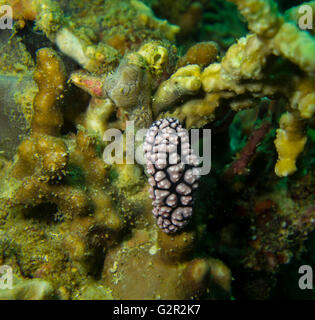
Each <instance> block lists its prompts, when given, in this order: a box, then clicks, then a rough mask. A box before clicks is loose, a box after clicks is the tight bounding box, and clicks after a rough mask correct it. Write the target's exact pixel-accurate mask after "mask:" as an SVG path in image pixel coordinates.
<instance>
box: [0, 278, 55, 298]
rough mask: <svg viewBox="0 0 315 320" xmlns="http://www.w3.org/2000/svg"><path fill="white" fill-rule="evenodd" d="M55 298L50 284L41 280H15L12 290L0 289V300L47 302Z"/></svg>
mask: <svg viewBox="0 0 315 320" xmlns="http://www.w3.org/2000/svg"><path fill="white" fill-rule="evenodd" d="M53 298H55V295H54V289H53V286H52V284H51V283H50V282H48V281H46V280H43V279H28V280H26V279H25V280H20V279H19V280H15V279H13V287H12V289H0V300H49V299H53Z"/></svg>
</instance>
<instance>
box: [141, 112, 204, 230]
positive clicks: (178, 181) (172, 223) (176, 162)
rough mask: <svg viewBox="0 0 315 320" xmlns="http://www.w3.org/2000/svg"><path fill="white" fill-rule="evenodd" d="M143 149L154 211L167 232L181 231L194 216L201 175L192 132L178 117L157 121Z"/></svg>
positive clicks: (158, 221) (148, 134)
mask: <svg viewBox="0 0 315 320" xmlns="http://www.w3.org/2000/svg"><path fill="white" fill-rule="evenodd" d="M143 150H144V153H145V158H146V164H147V173H148V175H149V179H148V181H149V184H150V191H149V192H150V198H151V199H153V202H152V205H153V210H152V213H153V215H154V216H155V217H156V222H157V225H158V226H159V227H160V228H161V229H162V230H163V231H164V232H166V233H174V232H177V231H179V230H181V229H182V228H183V227H184V226H186V225H187V223H188V222H189V220H190V218H191V216H192V213H193V193H194V191H195V190H196V189H197V188H198V180H199V178H200V169H199V168H198V166H199V159H198V157H197V156H196V155H195V154H194V152H193V150H192V149H191V146H190V143H189V134H188V131H187V130H186V129H184V128H183V126H182V125H181V124H180V122H179V121H178V120H177V119H174V118H164V119H161V120H157V121H154V122H153V123H152V125H151V127H150V128H149V130H148V132H147V135H146V138H145V141H144V144H143Z"/></svg>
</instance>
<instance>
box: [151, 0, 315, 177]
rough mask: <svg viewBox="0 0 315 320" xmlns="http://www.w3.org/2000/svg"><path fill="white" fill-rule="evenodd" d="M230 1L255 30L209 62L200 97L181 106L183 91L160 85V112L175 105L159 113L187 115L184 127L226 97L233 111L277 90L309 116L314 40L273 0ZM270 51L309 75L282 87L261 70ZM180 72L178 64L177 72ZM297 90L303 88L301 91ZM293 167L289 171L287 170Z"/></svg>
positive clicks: (201, 121) (208, 115)
mask: <svg viewBox="0 0 315 320" xmlns="http://www.w3.org/2000/svg"><path fill="white" fill-rule="evenodd" d="M233 2H235V3H236V4H237V5H238V6H239V9H240V11H241V12H244V15H245V17H246V19H247V20H248V21H249V28H250V30H251V31H253V32H254V34H249V35H247V36H246V37H244V38H241V39H240V40H239V41H238V42H237V43H236V44H234V45H232V46H231V47H230V48H229V49H228V51H227V52H226V54H225V56H224V57H223V59H222V61H221V63H212V64H210V65H209V66H208V67H206V68H205V70H204V71H203V72H202V73H201V75H200V79H201V83H202V91H203V92H204V94H205V97H204V98H203V99H196V100H189V101H188V102H186V103H184V104H183V105H181V106H176V102H177V101H179V100H180V98H182V97H183V96H184V95H185V93H183V94H181V93H179V94H178V95H177V100H174V99H173V95H174V93H177V92H178V91H176V90H175V89H173V90H172V89H170V90H169V92H170V93H168V94H165V92H166V91H165V90H164V91H162V93H163V94H162V93H160V92H159V90H160V88H163V86H165V85H166V84H167V82H165V83H162V85H161V87H160V88H159V90H158V91H157V93H156V95H155V97H154V100H155V101H159V100H160V99H162V98H163V101H164V103H163V106H162V107H161V108H158V111H162V110H163V108H164V109H165V108H166V107H168V108H170V106H172V105H173V106H174V104H175V108H173V109H174V110H173V111H169V112H166V113H165V114H163V115H166V116H175V117H178V118H179V119H180V120H181V121H184V120H185V121H186V126H187V127H193V126H195V127H200V126H203V125H205V124H206V123H208V122H209V121H212V120H214V118H215V114H214V112H215V111H216V109H217V108H218V107H219V105H220V101H222V100H225V101H227V102H228V103H229V104H230V107H231V108H232V109H233V110H235V111H238V110H241V109H244V108H249V107H252V106H254V105H255V104H256V99H257V98H263V97H265V96H273V95H275V94H277V93H280V94H282V95H284V96H285V97H286V98H287V99H288V100H289V101H291V106H290V107H291V108H293V109H298V110H299V111H300V114H299V115H297V117H302V118H305V117H306V116H307V117H308V118H310V117H311V116H312V113H313V105H314V103H313V98H314V97H313V89H310V86H312V85H310V83H313V81H312V80H310V79H313V76H312V75H311V72H314V71H315V65H314V59H313V58H312V57H313V56H314V54H315V41H314V39H313V38H312V37H311V36H310V35H309V34H308V33H307V32H305V31H302V30H299V29H298V27H296V26H295V25H293V24H291V23H286V22H284V19H283V18H282V16H281V15H280V14H279V13H278V11H277V7H276V4H275V3H274V2H273V1H267V2H266V1H258V2H257V1H251V0H249V1H248V2H242V1H233ZM271 54H276V55H282V56H284V57H285V58H287V59H289V60H291V61H292V62H294V63H296V64H297V65H298V66H299V67H300V68H301V69H302V70H303V71H305V72H307V73H309V74H304V75H302V76H297V77H293V78H292V80H291V82H289V83H287V85H286V87H280V86H279V85H277V84H276V83H275V82H274V81H273V80H271V78H270V76H269V75H268V73H267V72H266V71H265V68H266V64H267V58H268V56H270V55H271ZM180 72H181V68H180V69H179V70H178V71H177V73H180ZM307 79H309V80H307ZM168 81H169V80H168ZM302 83H305V85H302ZM307 84H308V85H307ZM290 86H291V87H292V86H293V87H297V89H296V90H297V91H298V92H299V93H298V92H294V91H293V92H294V93H293V95H292V91H291V90H290V88H291V87H290ZM298 88H304V90H303V89H298ZM301 90H303V91H304V93H301ZM198 92H199V90H196V91H195V92H194V93H195V94H196V93H198ZM303 99H304V101H303ZM293 101H294V102H293ZM153 109H154V105H153ZM293 145H294V144H293ZM297 149H299V151H297V152H296V153H295V156H296V157H297V156H298V154H299V153H300V152H301V151H302V150H301V149H300V147H297ZM294 171H295V170H287V172H288V173H293V172H294ZM276 172H278V171H276Z"/></svg>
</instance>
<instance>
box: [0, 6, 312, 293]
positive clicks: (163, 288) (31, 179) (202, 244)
mask: <svg viewBox="0 0 315 320" xmlns="http://www.w3.org/2000/svg"><path fill="white" fill-rule="evenodd" d="M232 2H234V3H235V4H236V5H237V6H238V8H239V10H240V12H241V13H242V14H243V15H244V17H245V18H246V20H247V21H248V27H249V29H250V31H251V33H250V34H248V35H246V36H245V37H242V38H240V39H239V40H238V41H237V43H235V44H233V45H232V46H230V48H229V49H228V50H227V52H226V53H225V55H224V56H223V58H222V59H221V60H218V59H219V57H217V53H218V51H219V50H218V47H217V45H216V44H214V43H212V42H206V43H200V44H197V45H195V46H192V47H191V48H190V49H189V50H188V51H187V53H186V55H185V56H183V57H181V58H180V59H178V62H177V64H176V59H177V58H178V57H177V56H176V55H177V53H176V48H175V46H173V45H171V44H170V43H169V41H173V40H174V38H175V35H176V33H177V32H178V31H179V30H178V27H176V26H174V25H170V24H169V23H167V22H165V21H162V20H159V19H157V18H156V17H155V16H154V14H153V12H152V11H151V9H149V8H148V7H146V6H145V5H144V4H143V3H142V2H140V1H133V0H130V1H129V0H124V1H121V3H120V4H119V5H117V3H118V2H115V1H106V2H105V3H102V4H100V2H99V1H90V2H84V5H82V6H80V5H79V6H78V7H77V10H76V11H73V12H72V11H71V9H72V8H73V7H75V6H77V5H78V3H79V1H76V0H73V1H70V2H68V1H60V2H59V3H57V2H56V1H50V0H47V1H44V3H42V5H39V2H37V1H35V0H34V1H25V2H24V1H14V3H15V6H16V8H19V14H18V15H16V17H15V18H16V19H25V20H28V19H30V20H34V19H35V24H36V26H37V28H38V29H40V30H42V31H43V32H44V33H45V35H46V36H47V37H48V38H49V39H50V40H51V41H52V42H54V43H55V44H57V46H58V48H59V50H60V51H62V52H63V53H65V54H66V55H68V56H70V57H71V58H72V59H74V60H75V61H76V62H77V63H79V64H80V65H81V67H83V68H84V69H85V70H80V71H76V72H72V74H71V76H70V80H71V82H72V83H74V84H75V85H77V86H78V87H80V88H82V89H83V90H85V91H87V92H88V93H89V94H90V95H91V96H92V98H91V100H90V102H89V104H88V105H83V106H81V109H80V110H78V112H77V113H80V114H79V115H75V117H72V118H71V116H70V121H73V123H71V125H72V127H71V126H70V125H69V124H68V123H65V124H64V117H65V110H63V108H62V107H61V105H62V104H61V103H60V102H62V101H63V103H64V102H65V101H64V100H63V98H64V96H65V95H69V96H70V99H69V100H70V101H71V99H72V100H77V99H78V97H77V96H75V97H74V96H71V92H72V91H71V86H70V85H69V86H68V85H67V84H66V83H65V82H66V78H67V76H68V75H66V74H65V68H64V67H63V63H62V61H61V58H59V56H58V55H57V53H56V52H55V51H54V50H52V49H48V48H42V49H40V50H38V51H37V61H36V70H35V72H34V80H35V82H36V84H37V86H38V92H37V93H36V95H35V97H34V101H33V115H32V119H31V121H30V134H29V135H28V136H27V137H25V139H24V140H23V141H22V143H21V144H20V146H19V148H18V152H17V154H16V156H15V158H14V160H13V161H12V163H9V162H8V163H5V164H4V165H3V168H2V170H3V171H5V172H0V173H1V174H0V178H1V185H0V186H1V206H0V209H1V210H0V213H1V214H0V224H1V232H2V233H0V234H1V237H0V241H1V246H0V248H1V250H0V261H1V263H2V262H5V263H10V264H11V263H12V265H14V267H15V268H16V269H17V270H19V276H20V277H22V278H23V277H27V278H32V277H35V278H45V279H46V278H47V279H48V280H49V282H51V283H52V284H53V288H51V286H50V285H48V286H47V288H49V290H47V291H48V292H49V297H52V296H54V297H59V298H62V299H65V298H72V299H78V298H82V299H83V298H84V297H87V296H89V297H91V296H93V292H94V294H95V296H97V297H98V298H103V299H108V298H115V299H119V298H120V299H190V298H203V297H206V298H218V297H220V294H218V293H217V292H216V289H219V291H221V292H222V291H223V292H224V297H225V298H227V297H229V295H230V290H231V278H232V276H231V271H230V270H229V268H228V267H227V266H226V265H225V264H224V263H223V262H222V261H221V260H219V259H213V258H211V255H212V252H214V251H215V250H217V251H216V253H217V254H218V256H220V258H221V256H224V254H222V252H220V250H221V248H222V246H224V244H231V243H232V246H235V247H236V246H237V245H239V243H240V242H244V243H245V244H240V245H239V248H237V249H240V250H239V251H242V252H241V253H237V254H239V255H241V258H242V259H240V262H238V263H239V264H243V265H244V266H245V267H246V268H250V269H251V270H255V271H257V270H259V271H260V270H263V271H265V270H267V271H268V272H269V271H270V270H271V271H272V272H274V270H276V267H277V266H278V265H279V264H280V263H286V262H288V261H289V259H290V257H291V256H292V251H293V249H292V247H293V246H292V244H291V243H290V241H289V240H288V239H289V237H291V236H292V235H294V232H295V231H296V230H297V231H298V232H300V233H299V234H300V236H297V238H296V239H297V241H298V244H299V245H301V243H302V242H303V240H304V239H305V237H306V236H305V234H307V233H308V232H310V231H311V230H312V228H313V225H314V218H313V217H314V210H313V208H312V206H311V194H312V190H313V189H312V185H311V184H308V185H307V187H305V189H303V190H302V188H301V187H299V188H298V189H299V192H300V193H299V192H295V191H294V190H295V189H294V187H292V190H291V191H290V192H291V193H292V194H294V197H296V198H298V197H304V200H305V199H306V200H305V203H302V202H299V199H298V200H297V201H296V202H295V201H293V200H292V199H291V200H292V201H290V202H289V204H288V205H287V204H283V203H282V202H281V199H282V198H285V197H284V195H283V193H281V194H280V193H279V192H278V193H277V192H275V190H276V189H277V188H278V186H277V185H276V184H275V181H276V179H275V178H277V177H276V176H272V177H268V183H269V187H270V184H272V187H273V189H272V192H270V194H267V195H265V198H266V197H267V198H270V199H272V201H267V202H264V196H260V195H257V194H255V192H254V191H253V189H255V187H253V182H252V181H250V179H252V178H253V177H252V176H251V175H247V176H245V175H243V174H244V173H245V172H247V169H248V166H249V162H251V160H252V159H253V155H254V154H255V153H259V152H257V149H258V148H259V146H258V144H259V143H261V142H263V140H265V139H264V138H265V137H266V133H267V132H268V130H269V128H270V126H273V123H272V121H270V122H269V121H268V122H262V124H261V123H260V125H261V126H260V127H259V128H258V129H256V130H254V131H253V132H252V135H250V136H249V139H248V143H247V144H246V145H245V147H244V148H243V149H242V151H241V152H240V158H239V159H236V161H235V162H234V163H232V166H231V169H230V172H232V174H231V175H228V177H225V178H226V179H227V180H228V182H229V181H230V180H233V179H234V178H235V180H236V179H237V178H241V179H244V181H245V180H246V179H248V180H246V181H249V182H250V183H249V184H248V186H246V187H245V183H243V184H241V183H240V184H239V185H238V188H239V189H242V191H244V192H243V193H242V195H241V197H240V198H241V199H236V201H235V202H237V206H238V207H237V208H236V209H238V210H239V211H238V210H234V209H235V207H232V204H231V205H230V204H227V203H226V198H224V200H223V202H224V204H225V206H224V208H223V207H222V208H220V207H219V206H218V205H217V204H216V199H212V198H211V197H212V196H213V195H214V197H217V196H218V195H221V196H222V194H223V196H224V197H226V195H225V192H226V189H228V188H227V187H226V186H225V187H224V188H225V189H224V192H221V190H220V189H219V186H216V185H215V183H214V184H213V185H211V187H209V188H208V187H207V186H206V187H205V185H206V182H203V181H202V180H201V182H200V186H201V188H200V191H199V192H200V193H201V194H202V192H204V193H206V195H204V197H203V198H201V201H198V200H197V201H196V208H194V210H196V211H197V213H198V214H194V215H193V216H192V219H191V220H192V221H191V224H190V225H188V226H187V227H185V229H183V230H182V231H181V232H179V233H178V234H174V235H173V234H171V235H170V234H165V233H163V232H162V231H161V230H159V229H158V228H157V227H156V225H155V223H154V218H153V217H152V216H151V211H152V206H151V203H150V199H149V184H148V179H147V177H146V176H145V174H144V170H143V168H142V167H141V166H140V165H138V164H126V163H122V164H107V163H105V162H104V159H102V151H103V148H104V147H105V146H106V143H107V141H102V138H103V135H104V133H105V131H106V130H107V129H108V128H116V129H120V130H121V131H124V132H123V135H122V136H123V139H124V141H123V154H124V155H126V148H127V147H126V144H127V142H126V136H127V133H128V132H126V131H125V129H126V121H127V120H134V122H135V129H136V131H138V130H139V129H144V128H148V127H149V126H150V125H151V123H152V122H153V121H154V120H156V119H160V118H164V117H174V118H176V119H178V120H180V121H182V122H183V123H185V125H186V128H187V129H190V128H193V127H198V128H200V127H203V126H206V125H207V126H209V124H210V123H211V122H213V121H214V120H215V122H214V123H212V124H213V128H214V129H216V128H221V129H222V128H223V129H222V130H224V128H225V125H226V123H225V121H226V119H227V120H228V121H229V119H230V118H232V117H233V115H234V114H235V112H239V111H242V110H244V109H247V108H252V107H257V105H258V103H257V102H259V101H260V100H263V99H266V97H272V98H273V101H274V104H273V105H275V106H276V108H279V112H281V113H282V112H284V114H283V115H282V116H281V118H280V128H279V129H278V130H277V131H276V137H275V146H276V151H277V152H278V156H279V159H278V162H277V164H276V167H275V172H276V175H277V176H279V177H285V176H287V175H289V174H292V173H294V172H295V171H296V160H297V158H298V156H299V154H301V152H302V151H303V149H304V148H306V150H309V149H310V148H309V145H308V143H309V142H307V138H306V135H307V134H308V136H310V133H309V132H308V133H306V132H305V128H306V126H307V125H309V124H311V121H312V117H313V113H314V109H315V107H314V106H315V102H314V100H315V98H314V83H315V82H314V75H313V73H314V72H315V65H314V59H313V56H314V54H315V42H314V38H313V37H312V36H311V34H310V33H307V32H305V31H302V30H299V29H298V27H297V26H296V25H294V24H293V23H290V22H287V20H285V19H284V17H283V16H282V15H281V14H280V13H279V12H278V11H277V7H276V4H275V2H273V1H271V0H270V1H261V0H255V1H254V0H246V1H238V0H235V1H232ZM11 3H12V4H13V2H11ZM27 4H29V6H27ZM197 6H199V8H200V5H199V4H198V5H197ZM197 6H196V7H197ZM188 8H189V5H187V8H186V9H188ZM66 9H68V10H69V12H71V14H70V15H69V16H67V15H66V14H65V12H67V10H66ZM186 9H185V10H186ZM188 11H189V10H188ZM186 13H187V12H186ZM188 13H189V12H188ZM184 14H185V13H184ZM103 16H104V17H105V18H104V19H103V18H102V17H103ZM19 26H20V27H23V24H22V23H21V24H20V25H19ZM183 32H184V33H185V30H184V31H183ZM121 55H124V57H123V58H122V57H121ZM277 56H280V58H278V57H277ZM283 58H285V59H283ZM71 71H72V70H71ZM72 89H73V87H72ZM77 90H79V89H77ZM77 92H78V91H77ZM69 100H67V101H69ZM69 103H71V102H69ZM82 104H84V102H82ZM259 105H260V104H259ZM259 105H258V106H259ZM284 105H285V106H286V109H287V110H285V108H282V106H284ZM63 107H64V106H63ZM228 108H230V110H229V109H228ZM276 108H274V109H273V110H272V111H273V112H274V114H275V118H276V117H277V112H278V111H277V110H275V109H276ZM75 112H76V111H75ZM75 112H74V113H75ZM231 115H232V116H231ZM77 116H78V117H77ZM73 118H75V119H73ZM77 119H79V120H77ZM262 120H263V121H266V119H262ZM212 124H211V125H212ZM68 126H69V127H70V128H69V127H68ZM214 131H216V130H214ZM218 131H219V130H218ZM215 133H216V134H218V133H217V132H215ZM273 133H274V131H273V130H271V134H270V136H269V135H268V136H269V138H268V139H269V140H268V141H269V142H270V141H271V140H270V137H271V139H274V137H273V136H272V134H273ZM265 143H266V141H265ZM271 145H272V143H271ZM269 147H270V150H274V148H273V145H272V146H270V145H269ZM216 151H218V150H216ZM271 152H273V151H271ZM104 154H105V153H104ZM264 155H265V156H266V154H264ZM268 156H269V154H268ZM105 158H106V156H105ZM258 158H259V155H258ZM270 158H272V157H270ZM105 160H107V159H105ZM258 160H259V159H258ZM220 161H222V160H221V159H220ZM227 161H228V160H227ZM270 161H272V159H270ZM264 170H266V172H267V168H264ZM222 172H223V170H222ZM222 172H221V173H222ZM235 173H237V174H241V175H242V176H241V177H235ZM308 177H312V176H311V174H309V176H308ZM210 178H211V179H214V178H213V177H212V176H211V177H210ZM309 179H311V178H309ZM151 180H152V179H151ZM278 180H281V179H278ZM278 180H277V181H278ZM233 181H234V180H233ZM281 181H282V180H281ZM296 185H297V183H296ZM213 186H215V187H213ZM216 187H218V190H216ZM210 188H211V190H212V191H211V192H209V190H210ZM232 188H233V187H232ZM244 189H245V190H244ZM235 190H236V189H233V192H235ZM301 190H302V191H301ZM256 192H257V190H256ZM279 194H280V196H279ZM197 196H198V195H197ZM288 197H289V196H288ZM208 198H209V199H210V198H211V200H213V201H212V202H211V205H209V206H208V207H205V208H204V207H203V205H204V203H206V202H207V201H208ZM280 198H281V199H280ZM292 198H293V195H292ZM197 199H199V200H200V195H199V198H198V197H197ZM244 199H246V200H247V203H246V204H245V205H244V206H243V207H241V204H242V201H243V202H244ZM233 200H234V199H233ZM258 200H261V201H262V202H263V204H261V205H260V204H259V202H258ZM231 202H233V203H234V201H231ZM270 203H272V204H270ZM273 203H275V204H276V205H273ZM226 207H228V209H229V210H231V211H232V210H234V212H233V214H231V212H230V211H229V210H226ZM287 209H289V210H287ZM216 211H218V213H217V212H216ZM226 212H227V213H226ZM296 212H302V214H301V215H300V216H298V214H296ZM271 213H274V214H271ZM220 215H221V216H223V218H221V219H222V220H224V219H225V218H228V219H232V220H233V219H234V220H233V221H232V223H231V224H230V225H227V226H226V225H225V221H222V220H221V221H219V222H220V223H219V224H218V226H215V227H214V228H218V230H219V229H220V226H222V225H223V227H222V230H219V231H218V232H217V233H215V232H214V233H213V234H212V236H213V237H215V236H216V235H217V234H219V237H221V243H220V245H218V246H216V244H215V243H214V244H213V243H212V238H211V237H206V234H207V235H208V233H209V231H210V233H211V228H212V219H218V220H220ZM228 215H229V216H228ZM227 216H228V217H227ZM243 217H246V219H248V221H249V229H250V232H251V234H250V236H251V239H250V240H249V239H248V238H247V236H248V235H247V234H246V235H243V234H242V237H240V238H241V240H239V239H236V240H239V241H234V240H235V239H234V238H233V228H236V229H237V228H238V227H239V224H241V223H240V222H239V221H237V219H238V218H239V220H242V219H243ZM204 220H207V221H206V223H208V222H209V223H208V224H207V225H206V224H205V222H204ZM267 220H268V221H267ZM242 221H243V220H242ZM265 221H267V222H271V223H269V224H268V223H265ZM25 224H27V225H28V226H27V230H28V231H29V232H28V235H27V236H25V235H24V236H23V235H20V233H21V234H23V232H22V231H23V230H24V229H23V228H24V226H25ZM288 224H290V225H289V227H287V225H288ZM6 228H7V229H6ZM2 230H3V231H2ZM7 230H9V231H8V232H7ZM231 230H232V231H231ZM246 231H248V230H246ZM3 234H6V237H4V236H2V235H3ZM25 240H26V241H25ZM205 240H206V241H205ZM36 241H39V243H40V244H39V245H38V246H34V243H35V242H36ZM222 244H223V245H222ZM248 244H250V248H249V250H248V251H246V250H247V247H248ZM51 248H52V249H51ZM244 248H246V250H243V249H244ZM50 249H51V250H50ZM50 251H51V252H50ZM232 251H233V250H232ZM235 251H236V252H237V250H235ZM243 251H246V252H247V253H248V252H249V253H248V255H247V256H245V257H244V255H245V253H243ZM233 252H234V251H233ZM221 254H222V255H221ZM31 257H34V261H32V260H31V259H32V258H31ZM55 274H56V275H57V276H56V275H55ZM39 283H40V284H41V282H39ZM43 283H44V282H43ZM44 284H45V283H44ZM29 286H30V287H32V283H31V282H29ZM22 287H23V288H24V287H27V285H24V283H23V285H22ZM19 290H20V289H19V287H17V288H16V289H15V291H14V294H15V293H16V292H17V293H16V294H19V292H20V291H19ZM12 296H13V297H14V295H12ZM46 296H47V295H45V294H44V295H42V297H44V298H45V297H46Z"/></svg>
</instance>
